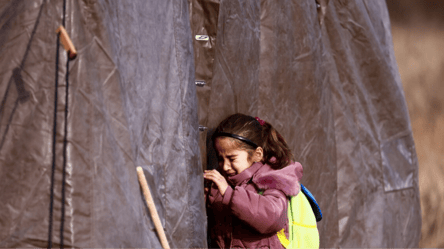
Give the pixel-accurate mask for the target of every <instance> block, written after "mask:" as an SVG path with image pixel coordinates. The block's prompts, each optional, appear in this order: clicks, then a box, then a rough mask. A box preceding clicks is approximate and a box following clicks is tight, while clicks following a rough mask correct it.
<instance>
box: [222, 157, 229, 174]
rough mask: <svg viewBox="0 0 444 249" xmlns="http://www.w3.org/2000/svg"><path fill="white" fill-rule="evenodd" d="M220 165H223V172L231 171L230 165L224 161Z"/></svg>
mask: <svg viewBox="0 0 444 249" xmlns="http://www.w3.org/2000/svg"><path fill="white" fill-rule="evenodd" d="M222 163H223V166H222V169H223V170H224V171H225V172H227V171H228V170H230V169H231V167H230V164H229V163H228V162H227V161H226V160H224V161H223V162H222Z"/></svg>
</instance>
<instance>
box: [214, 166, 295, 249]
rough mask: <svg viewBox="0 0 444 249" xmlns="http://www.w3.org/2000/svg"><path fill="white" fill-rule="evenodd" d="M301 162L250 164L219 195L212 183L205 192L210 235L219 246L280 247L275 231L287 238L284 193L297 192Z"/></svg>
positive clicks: (291, 193) (285, 195)
mask: <svg viewBox="0 0 444 249" xmlns="http://www.w3.org/2000/svg"><path fill="white" fill-rule="evenodd" d="M301 177H302V165H301V164H300V163H297V162H296V163H292V164H290V165H288V166H287V167H285V168H283V169H280V170H274V169H272V168H271V167H270V166H269V165H267V164H263V163H260V162H258V163H254V164H253V165H251V166H250V167H249V168H248V169H246V170H244V171H243V172H241V173H240V174H238V175H235V176H232V177H228V183H229V184H230V185H231V186H229V187H228V188H227V190H226V191H225V195H224V196H222V195H221V194H220V192H219V190H218V189H217V186H216V184H213V185H212V188H211V191H210V193H209V197H208V199H209V203H208V204H209V209H210V212H209V214H208V215H209V218H210V222H209V224H211V226H210V234H211V238H212V240H214V241H215V242H216V243H217V244H218V246H219V247H220V248H283V246H282V244H281V243H280V241H279V239H278V237H277V235H276V233H277V232H278V231H280V230H282V228H284V229H285V235H286V236H287V237H288V218H287V206H288V198H287V197H288V196H294V195H296V194H298V192H299V190H300V185H299V180H300V179H301Z"/></svg>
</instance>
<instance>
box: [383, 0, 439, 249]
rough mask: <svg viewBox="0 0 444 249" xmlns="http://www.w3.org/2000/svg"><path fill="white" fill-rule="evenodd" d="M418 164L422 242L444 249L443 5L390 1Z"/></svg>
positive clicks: (417, 0) (423, 0)
mask: <svg viewBox="0 0 444 249" xmlns="http://www.w3.org/2000/svg"><path fill="white" fill-rule="evenodd" d="M387 7H388V9H389V13H390V19H391V25H392V35H393V43H394V49H395V55H396V60H397V62H398V67H399V73H400V75H401V80H402V84H403V86H404V91H405V97H406V100H407V105H408V109H409V113H410V119H411V124H412V130H413V137H414V140H415V144H416V152H417V154H418V161H419V190H420V195H421V212H422V231H421V232H422V237H421V241H420V243H419V247H428V248H430V247H432V248H436V247H440V248H444V236H443V235H444V82H443V79H444V48H443V47H444V1H443V0H387Z"/></svg>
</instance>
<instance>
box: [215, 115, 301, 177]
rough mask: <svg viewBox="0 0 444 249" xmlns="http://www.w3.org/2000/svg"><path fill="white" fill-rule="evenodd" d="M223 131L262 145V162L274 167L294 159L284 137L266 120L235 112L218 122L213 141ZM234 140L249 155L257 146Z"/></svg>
mask: <svg viewBox="0 0 444 249" xmlns="http://www.w3.org/2000/svg"><path fill="white" fill-rule="evenodd" d="M223 133H225V134H226V133H230V134H235V135H238V136H242V137H243V138H246V139H247V140H249V141H250V142H253V144H256V145H257V146H260V147H262V149H263V150H264V155H263V162H264V163H266V164H268V165H270V166H271V167H272V168H274V169H281V168H284V167H285V166H287V165H289V164H290V163H292V161H294V156H293V154H292V153H291V150H290V148H289V147H288V145H287V143H286V142H285V139H284V138H283V137H282V136H281V135H280V134H279V132H278V131H277V130H276V129H274V128H273V126H272V125H271V124H269V123H268V122H264V121H262V120H261V121H260V122H259V121H258V120H256V119H255V118H253V117H251V116H247V115H244V114H240V113H237V114H233V115H231V116H229V117H228V118H226V119H224V120H223V121H222V122H221V123H220V124H219V126H218V127H217V128H216V131H215V133H214V134H213V139H212V140H213V142H214V141H215V138H216V137H217V136H218V135H220V134H223ZM236 142H238V143H239V145H240V148H243V149H246V150H247V151H248V152H249V154H250V155H252V154H253V151H254V149H256V147H257V146H256V147H254V146H252V145H251V144H249V143H246V142H245V141H243V142H242V141H241V140H238V139H236Z"/></svg>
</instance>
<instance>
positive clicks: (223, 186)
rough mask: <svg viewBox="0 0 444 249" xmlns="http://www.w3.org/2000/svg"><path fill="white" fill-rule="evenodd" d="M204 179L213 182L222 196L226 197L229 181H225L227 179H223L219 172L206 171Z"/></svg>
mask: <svg viewBox="0 0 444 249" xmlns="http://www.w3.org/2000/svg"><path fill="white" fill-rule="evenodd" d="M204 178H205V179H208V180H211V181H213V182H214V183H215V184H216V185H217V188H218V189H219V192H220V194H221V195H222V196H224V194H225V191H226V190H227V188H228V183H227V180H225V177H223V176H222V175H221V174H220V173H219V171H217V170H215V169H213V170H205V173H204Z"/></svg>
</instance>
